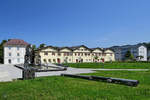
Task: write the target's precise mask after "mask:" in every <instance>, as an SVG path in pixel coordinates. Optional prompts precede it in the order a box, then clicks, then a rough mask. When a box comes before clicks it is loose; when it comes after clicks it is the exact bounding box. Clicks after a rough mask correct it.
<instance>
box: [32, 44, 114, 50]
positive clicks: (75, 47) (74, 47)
mask: <svg viewBox="0 0 150 100" xmlns="http://www.w3.org/2000/svg"><path fill="white" fill-rule="evenodd" d="M80 47H85V48H87V49H89V50H90V51H94V50H95V49H99V50H101V51H102V52H104V51H106V50H111V51H113V50H112V49H111V48H103V49H102V48H99V47H97V48H88V47H87V46H85V45H79V46H72V47H56V46H47V47H43V48H39V49H37V50H35V51H36V52H38V51H41V50H43V49H46V48H53V49H55V50H57V51H60V50H62V49H65V48H67V49H70V50H72V51H74V50H76V49H78V48H80ZM113 52H114V51H113Z"/></svg>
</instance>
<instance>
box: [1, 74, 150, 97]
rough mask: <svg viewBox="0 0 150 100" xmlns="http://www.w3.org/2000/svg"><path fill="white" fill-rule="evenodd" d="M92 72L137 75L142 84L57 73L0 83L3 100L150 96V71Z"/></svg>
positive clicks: (134, 77) (115, 75)
mask: <svg viewBox="0 0 150 100" xmlns="http://www.w3.org/2000/svg"><path fill="white" fill-rule="evenodd" d="M88 75H97V76H106V77H116V78H127V79H137V80H139V81H140V84H139V85H138V87H129V86H125V85H119V84H111V83H105V82H97V81H90V80H84V79H77V78H69V77H61V76H53V77H41V78H36V79H34V80H24V81H21V80H18V81H14V82H7V83H0V99H1V100H149V98H150V72H149V71H144V72H135V71H134V72H130V71H97V72H96V73H92V74H88Z"/></svg>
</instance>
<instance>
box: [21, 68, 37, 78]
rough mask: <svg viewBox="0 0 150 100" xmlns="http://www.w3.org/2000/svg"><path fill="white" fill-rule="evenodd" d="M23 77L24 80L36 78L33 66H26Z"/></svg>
mask: <svg viewBox="0 0 150 100" xmlns="http://www.w3.org/2000/svg"><path fill="white" fill-rule="evenodd" d="M22 74H23V75H22V76H23V77H22V78H23V80H26V79H34V78H35V70H34V69H32V68H26V69H24V70H23V72H22Z"/></svg>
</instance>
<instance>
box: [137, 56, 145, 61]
mask: <svg viewBox="0 0 150 100" xmlns="http://www.w3.org/2000/svg"><path fill="white" fill-rule="evenodd" d="M136 58H138V59H140V60H141V59H142V58H144V57H143V56H137V57H136Z"/></svg>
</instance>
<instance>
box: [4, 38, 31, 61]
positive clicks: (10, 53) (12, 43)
mask: <svg viewBox="0 0 150 100" xmlns="http://www.w3.org/2000/svg"><path fill="white" fill-rule="evenodd" d="M28 47H29V44H28V43H27V42H25V41H23V40H20V39H11V40H9V41H8V42H6V43H5V44H4V64H23V63H24V57H25V54H26V52H27V51H28Z"/></svg>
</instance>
